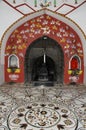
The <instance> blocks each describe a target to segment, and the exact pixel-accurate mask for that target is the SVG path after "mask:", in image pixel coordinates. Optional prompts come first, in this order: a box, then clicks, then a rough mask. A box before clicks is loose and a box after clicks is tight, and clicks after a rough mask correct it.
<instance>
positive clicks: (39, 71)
mask: <svg viewBox="0 0 86 130" xmlns="http://www.w3.org/2000/svg"><path fill="white" fill-rule="evenodd" d="M63 76H64V55H63V51H62V48H61V46H60V45H59V44H58V43H57V42H56V41H55V40H53V39H51V38H49V37H47V36H43V37H40V38H39V39H37V40H35V41H34V42H33V43H32V44H31V45H30V46H29V47H28V48H27V51H26V55H25V82H27V83H29V82H33V83H35V84H37V85H41V84H44V85H53V84H54V83H55V82H56V83H58V84H60V83H63Z"/></svg>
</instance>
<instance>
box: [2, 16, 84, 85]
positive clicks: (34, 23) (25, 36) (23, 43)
mask: <svg viewBox="0 0 86 130" xmlns="http://www.w3.org/2000/svg"><path fill="white" fill-rule="evenodd" d="M43 35H47V36H49V37H50V38H52V39H54V40H56V41H57V42H58V43H59V44H60V46H61V47H62V49H63V52H64V84H68V83H70V76H71V75H70V74H69V73H68V70H69V61H70V59H71V57H72V56H73V55H78V56H79V57H80V59H81V70H82V73H81V74H80V75H79V76H78V80H77V82H78V83H83V73H84V66H83V65H84V64H83V49H82V43H81V41H80V38H79V36H78V35H77V33H76V32H75V31H74V30H73V29H72V28H71V27H69V26H68V25H67V24H65V23H64V22H62V21H59V20H57V19H55V18H53V17H51V16H48V15H41V16H39V17H37V18H34V19H31V20H29V21H27V22H26V23H24V24H22V25H21V26H20V27H18V28H17V29H15V30H14V31H13V33H12V34H11V35H10V37H9V38H8V41H7V44H6V49H5V53H6V56H5V81H6V82H10V81H14V82H24V57H25V53H26V49H27V48H28V47H29V45H30V44H31V43H32V42H33V41H34V40H36V39H37V38H39V37H41V36H43ZM11 54H15V55H16V56H17V57H18V58H19V70H18V71H16V72H14V73H12V72H10V69H9V66H8V57H9V56H10V55H11Z"/></svg>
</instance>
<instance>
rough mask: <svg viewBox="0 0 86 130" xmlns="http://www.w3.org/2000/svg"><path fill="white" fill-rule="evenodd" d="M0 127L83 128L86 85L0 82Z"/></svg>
mask: <svg viewBox="0 0 86 130" xmlns="http://www.w3.org/2000/svg"><path fill="white" fill-rule="evenodd" d="M0 130H86V86H83V85H80V86H79V85H78V86H76V85H69V86H63V85H56V86H52V87H51V86H50V87H46V86H43V85H41V86H31V85H28V86H25V85H24V84H4V85H2V86H0Z"/></svg>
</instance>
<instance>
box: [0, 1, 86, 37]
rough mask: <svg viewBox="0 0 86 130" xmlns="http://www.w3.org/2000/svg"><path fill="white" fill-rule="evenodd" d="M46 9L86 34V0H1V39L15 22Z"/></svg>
mask: <svg viewBox="0 0 86 130" xmlns="http://www.w3.org/2000/svg"><path fill="white" fill-rule="evenodd" d="M45 7H46V8H48V9H50V10H52V11H54V12H58V13H61V14H63V15H64V16H66V17H69V18H70V19H72V20H73V21H74V22H76V23H77V25H78V26H79V27H80V28H81V29H82V30H83V32H84V33H85V34H86V18H85V17H86V11H85V10H86V0H0V12H1V13H0V38H1V37H2V35H3V33H4V32H5V31H6V30H7V28H8V27H9V26H10V25H12V24H13V23H14V22H15V21H17V20H18V19H20V18H21V17H23V16H25V15H27V14H29V13H32V12H36V11H37V10H40V9H42V8H45Z"/></svg>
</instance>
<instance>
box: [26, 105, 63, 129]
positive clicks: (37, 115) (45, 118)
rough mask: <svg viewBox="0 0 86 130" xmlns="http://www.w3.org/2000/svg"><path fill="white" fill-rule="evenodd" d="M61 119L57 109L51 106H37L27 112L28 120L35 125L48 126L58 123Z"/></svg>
mask: <svg viewBox="0 0 86 130" xmlns="http://www.w3.org/2000/svg"><path fill="white" fill-rule="evenodd" d="M59 120H60V115H59V113H58V112H57V111H55V110H54V109H51V108H47V107H45V108H42V107H37V108H35V109H34V110H33V109H31V110H29V111H28V112H27V113H26V121H27V122H28V123H29V124H30V125H32V126H35V127H44V128H48V127H51V126H54V125H55V124H57V123H58V122H59Z"/></svg>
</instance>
